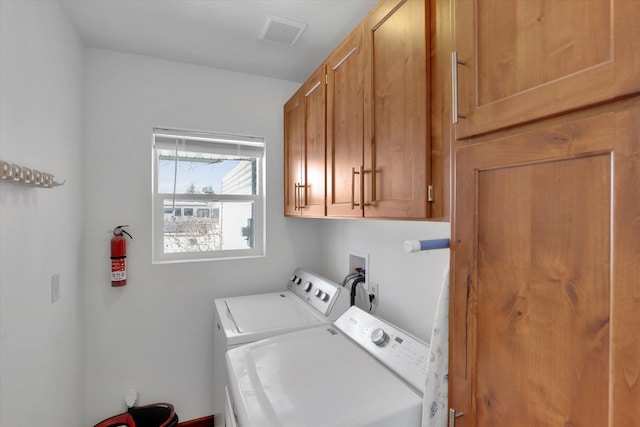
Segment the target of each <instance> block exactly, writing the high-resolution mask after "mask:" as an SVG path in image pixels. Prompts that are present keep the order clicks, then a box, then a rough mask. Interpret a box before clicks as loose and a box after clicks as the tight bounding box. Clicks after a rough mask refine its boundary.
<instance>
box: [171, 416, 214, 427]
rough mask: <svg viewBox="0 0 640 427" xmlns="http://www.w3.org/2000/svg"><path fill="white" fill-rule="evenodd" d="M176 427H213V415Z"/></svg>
mask: <svg viewBox="0 0 640 427" xmlns="http://www.w3.org/2000/svg"><path fill="white" fill-rule="evenodd" d="M178 427H213V415H209V416H208V417H202V418H198V419H196V420H190V421H184V422H181V423H178Z"/></svg>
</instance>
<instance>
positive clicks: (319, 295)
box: [313, 289, 324, 299]
mask: <svg viewBox="0 0 640 427" xmlns="http://www.w3.org/2000/svg"><path fill="white" fill-rule="evenodd" d="M313 294H314V295H315V296H317V297H318V298H320V299H322V295H323V294H324V292H322V290H321V289H316V291H315V292H314V293H313Z"/></svg>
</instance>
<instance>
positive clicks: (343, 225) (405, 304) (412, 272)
mask: <svg viewBox="0 0 640 427" xmlns="http://www.w3.org/2000/svg"><path fill="white" fill-rule="evenodd" d="M317 221H321V227H322V229H321V234H320V236H321V237H320V238H319V239H318V243H319V244H321V245H322V259H321V263H320V264H319V265H318V266H317V267H316V268H317V270H319V271H322V273H323V274H324V275H326V276H327V277H329V278H331V279H333V280H336V281H338V282H341V281H342V280H343V279H344V277H345V276H346V275H347V273H348V271H349V253H350V251H355V252H357V253H365V254H368V255H369V271H368V276H369V277H368V280H369V281H371V282H373V283H377V284H378V291H379V305H378V306H377V307H374V311H373V313H374V314H375V315H377V316H380V317H381V318H383V319H385V320H387V321H389V322H391V323H393V324H395V325H396V326H399V327H400V328H402V329H405V330H406V331H407V332H410V333H411V334H413V335H415V336H417V337H418V338H420V339H422V340H425V341H429V340H430V339H431V328H432V326H433V316H434V313H435V308H436V303H437V302H438V295H439V292H440V288H441V284H442V278H443V275H444V272H445V270H446V269H447V268H448V266H449V250H448V249H439V250H433V251H423V252H416V253H406V252H404V250H403V244H404V242H405V240H427V239H443V238H449V236H450V224H449V223H448V222H426V221H379V220H326V219H325V220H317Z"/></svg>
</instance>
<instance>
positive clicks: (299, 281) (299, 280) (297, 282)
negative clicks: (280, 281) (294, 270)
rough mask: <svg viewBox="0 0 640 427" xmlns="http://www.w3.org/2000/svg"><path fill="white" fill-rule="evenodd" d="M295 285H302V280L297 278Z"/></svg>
mask: <svg viewBox="0 0 640 427" xmlns="http://www.w3.org/2000/svg"><path fill="white" fill-rule="evenodd" d="M293 283H295V284H296V285H299V284H300V283H302V278H300V277H296V280H294V281H293Z"/></svg>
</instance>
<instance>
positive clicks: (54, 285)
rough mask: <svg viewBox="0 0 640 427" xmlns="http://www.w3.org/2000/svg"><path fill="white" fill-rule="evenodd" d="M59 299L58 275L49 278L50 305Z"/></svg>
mask: <svg viewBox="0 0 640 427" xmlns="http://www.w3.org/2000/svg"><path fill="white" fill-rule="evenodd" d="M59 299H60V273H56V274H54V275H53V276H51V304H53V303H54V302H56V301H58V300H59Z"/></svg>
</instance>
